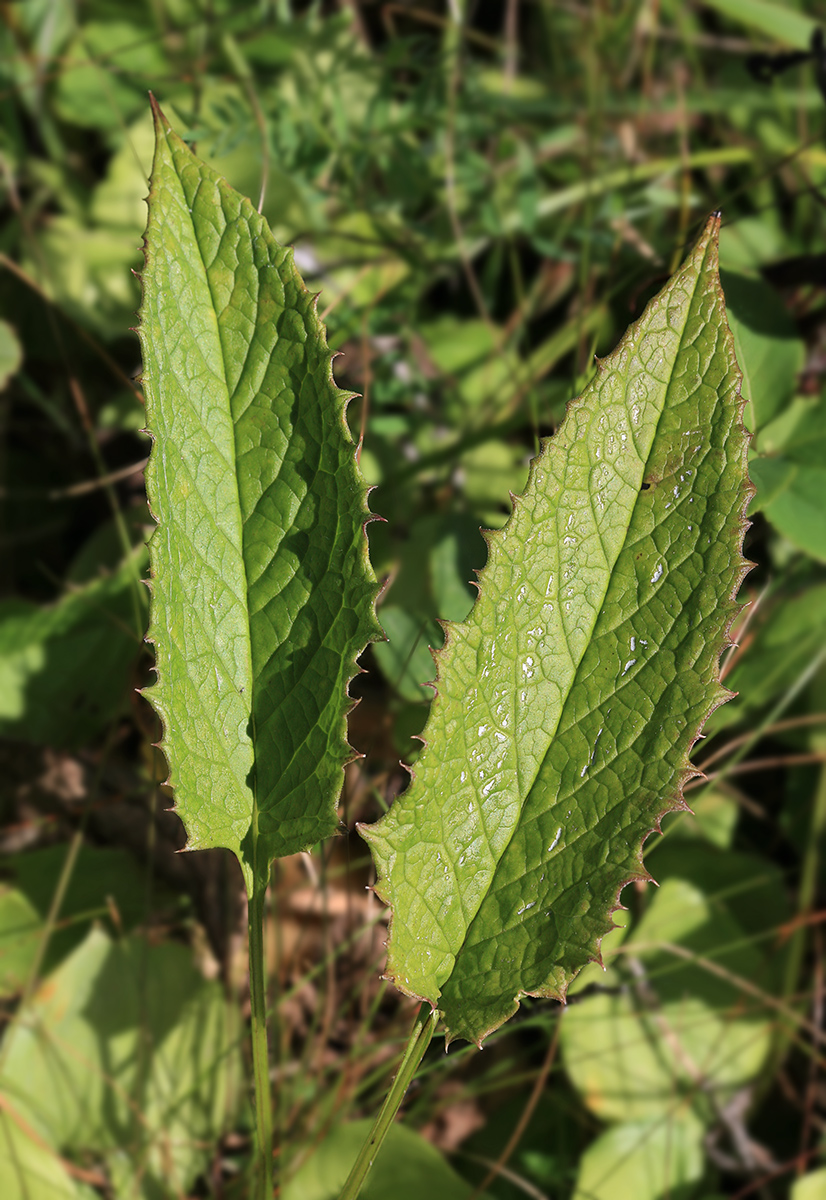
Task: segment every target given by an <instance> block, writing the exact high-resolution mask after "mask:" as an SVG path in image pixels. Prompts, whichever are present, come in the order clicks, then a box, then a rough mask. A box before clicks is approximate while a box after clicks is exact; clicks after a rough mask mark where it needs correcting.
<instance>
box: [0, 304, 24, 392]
mask: <svg viewBox="0 0 826 1200" xmlns="http://www.w3.org/2000/svg"><path fill="white" fill-rule="evenodd" d="M22 361H23V347H22V346H21V345H20V339H19V338H18V336H17V334H16V333H15V331H14V329H13V328H12V326H11V325H9V323H8V321H0V392H2V391H3V389H4V388H5V386H6V384H7V383H8V382H9V380H10V379H11V377H12V375H14V373H15V372H16V371H18V370H19V369H20V364H21V363H22Z"/></svg>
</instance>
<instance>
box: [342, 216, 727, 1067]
mask: <svg viewBox="0 0 826 1200" xmlns="http://www.w3.org/2000/svg"><path fill="white" fill-rule="evenodd" d="M718 228H719V218H716V217H715V218H712V220H711V221H710V222H709V224H708V226H707V228H706V231H705V233H704V235H703V237H702V238H701V239H700V242H699V243H698V246H697V248H696V250H695V251H694V253H693V254H692V255H691V256H690V257H689V259H688V260H687V262H686V264H685V265H684V266H683V268H681V270H680V271H679V272H678V273H677V275H675V277H674V279H672V281H671V282H670V283H669V284H668V285H667V287H666V288H665V289H664V291H663V292H662V293H661V294H660V296H658V297H656V298H655V300H654V301H652V302H651V304H650V305H649V307H648V309H647V310H646V312H645V313H644V314H643V316H642V317H641V318H640V320H639V321H638V322H637V323H636V324H635V325H634V326H632V327H631V329H630V330H629V331H628V333H627V334H626V335H625V337H624V338H623V339H622V341H621V342H620V344H619V346H618V347H617V349H616V350H615V351H614V353H613V354H612V355H611V356H610V357H609V358H608V359H605V360H603V362H602V363H600V365H599V370H598V374H597V376H596V378H595V380H594V381H593V382H592V383H591V384H590V385H589V387H588V388H586V390H585V392H584V393H583V395H582V396H581V397H580V398H579V399H578V400H577V401H574V402H573V403H572V405H571V406H570V407H569V411H568V415H567V417H566V420H565V422H564V424H563V426H562V427H561V428H560V430H559V432H558V433H557V435H556V437H555V438H554V439H553V441H551V442H550V443H547V444H546V445H545V447H544V448H543V451H542V453H541V455H540V457H539V458H538V459H537V460H535V461H534V463H533V464H532V468H531V476H530V479H529V482H528V486H527V488H526V490H525V493H524V494H523V496H522V497H520V498H518V500H516V501H515V503H514V512H513V515H512V517H511V519H510V521H509V522H508V525H507V526H506V528H505V530H503V531H502V532H501V534H491V535H489V537H488V542H489V547H490V555H489V559H488V564H487V566H486V567H485V569H484V571H483V572H482V574H481V576H480V595H479V599H478V600H477V602H476V605H475V607H474V610H473V612H472V614H471V616H470V617H469V618H468V620H467V621H466V622H465V623H464V624H463V625H459V626H453V627H451V628H450V630H449V636H448V639H447V643H446V646H445V649H444V650H443V651H441V652H440V653H439V654H438V655H437V661H438V666H439V691H438V694H437V698H436V700H435V701H434V705H433V710H432V713H431V718H430V721H429V722H428V726H427V727H426V729H425V734H424V739H425V743H426V748H425V750H424V751H423V753H422V755H421V757H420V759H419V760H418V762H417V764H416V770H415V774H414V780H413V782H412V784H411V786H410V788H409V789H408V791H407V792H406V793H405V794H404V796H403V797H401V798H400V800H398V801H397V802H396V803H395V804H394V806H393V808H392V809H391V810H390V812H389V813H388V814H387V816H385V817H384V818H382V820H381V821H380V822H379V823H378V825H377V826H373V827H371V828H369V829H364V830H362V832H363V834H364V836H366V837H367V839H368V841H369V842H370V844H371V849H372V851H373V855H374V858H375V861H376V865H377V869H378V873H379V884H378V886H377V891H378V893H379V895H380V896H382V898H383V899H385V900H387V901H388V902H389V903H391V904H392V906H393V909H394V913H393V921H392V925H391V940H390V951H389V967H388V971H389V975H390V977H391V978H393V979H394V981H395V982H396V983H397V985H398V986H400V987H401V989H402V990H403V991H407V992H409V993H410V994H412V995H416V996H419V997H421V998H423V999H427V1000H429V1001H430V1002H431V1003H432V1004H434V1005H438V1006H439V1008H440V1009H441V1011H442V1013H443V1016H444V1019H445V1023H446V1025H447V1028H448V1035H449V1037H459V1036H461V1037H466V1038H468V1039H469V1040H472V1041H476V1042H478V1043H481V1041H482V1039H483V1038H484V1037H485V1036H487V1034H488V1033H490V1032H492V1030H493V1029H495V1028H497V1027H498V1025H500V1024H501V1023H502V1022H503V1021H504V1020H507V1018H508V1017H509V1016H510V1015H512V1013H513V1012H514V1011H515V1010H516V1008H517V1007H518V999H519V998H520V997H521V996H524V995H538V996H554V997H556V998H559V999H562V998H563V997H564V994H565V991H566V989H567V986H568V983H569V982H570V980H571V979H572V978H573V977H574V975H575V974H576V973H577V971H578V970H579V969H581V967H582V966H584V965H585V964H586V963H587V962H588V961H591V960H593V959H595V958H597V957H598V952H599V950H598V948H599V942H600V940H601V938H602V936H604V934H605V933H606V932H607V931H608V929H609V928H610V927H611V920H610V914H611V912H612V911H614V910H615V909H616V907H617V904H618V896H619V892H620V891H621V889H622V887H623V886H624V884H625V883H627V882H629V881H630V880H631V879H634V878H639V879H645V878H648V875H647V872H646V871H645V869H644V867H643V865H642V861H641V857H640V850H641V845H642V841H643V840H644V838H645V836H647V834H648V832H650V830H651V829H652V828H654V827H655V826H656V825H657V823H658V821H659V818H660V817H661V816H662V815H663V814H664V813H665V812H666V811H668V810H669V809H671V808H675V807H679V806H680V805H681V804H682V801H681V798H680V792H681V785H682V782H684V780H685V778H686V777H687V775H688V774H689V773H690V767H689V765H688V757H687V756H688V751H689V749H690V747H691V745H692V744H693V741H694V740H695V738H696V735H697V734H698V733H699V730H700V727H701V725H702V723H703V721H704V720H705V719H706V717H707V716H708V714H709V713H710V711H711V710H712V709H713V708H714V707H716V705H718V704H719V703H722V702H723V700H724V699H725V698H726V696H727V693H725V692H724V690H723V689H722V688H721V687H720V684H719V675H718V670H717V663H718V658H719V652H720V650H721V649H722V646H723V643H724V641H725V636H726V630H727V628H728V625H729V624H730V621H731V619H732V617H733V615H734V612H735V606H734V602H733V600H732V599H731V597H732V596H733V594H734V592H735V591H736V589H737V587H738V586H739V582H740V580H741V579H742V576H743V574H744V570H745V567H744V563H743V560H742V558H741V556H740V554H739V550H740V546H741V543H742V532H743V528H744V516H743V513H744V508H745V505H746V503H747V499H748V495H749V494H750V493H749V488H748V485H747V482H746V476H745V455H746V435H745V431H744V429H743V426H742V420H741V408H742V405H741V402H740V400H739V395H738V386H739V373H738V371H737V365H736V362H735V360H734V354H733V349H732V345H731V334H730V333H729V331H728V329H727V327H726V325H725V318H724V309H723V299H722V292H721V289H720V285H719V279H718V276H717V249H716V239H717V230H718ZM688 435H690V436H688ZM729 460H730V462H731V464H732V470H731V472H728V474H727V470H726V468H727V466H728V463H729ZM721 531H722V533H721ZM701 539H703V540H702V545H701V544H700V542H701ZM669 556H670V557H669ZM686 563H688V567H686V566H685V564H686ZM692 587H693V588H695V594H694V596H693V599H692V595H691V591H692ZM688 600H691V604H690V605H689V607H688V609H686V607H685V605H686V602H687V601H688ZM691 605H693V608H692V606H691ZM692 614H693V615H692ZM697 614H699V617H698V619H697V621H695V620H694V619H695V616H696V615H697ZM692 621H694V623H695V624H696V625H697V628H694V626H693V625H692ZM684 627H685V628H684ZM661 629H662V630H666V635H665V636H663V637H660V636H659V631H660V630H661ZM675 630H676V632H675ZM655 651H656V653H655ZM678 660H679V661H678ZM687 681H690V682H688V683H687ZM622 693H624V695H622ZM652 696H654V697H656V699H657V704H656V705H652V702H651V697H652ZM612 714H613V715H612ZM658 724H659V729H657V728H656V726H657V725H658ZM635 760H636V761H635ZM629 791H630V792H632V793H634V792H636V803H635V804H629V805H625V806H623V805H618V804H616V803H612V800H611V796H612V795H617V794H619V795H620V796H622V795H623V794H624V793H626V792H629ZM428 795H433V796H435V795H438V796H439V797H440V802H439V803H438V804H437V803H435V802H432V801H431V802H430V803H429V804H428V803H427V797H428Z"/></svg>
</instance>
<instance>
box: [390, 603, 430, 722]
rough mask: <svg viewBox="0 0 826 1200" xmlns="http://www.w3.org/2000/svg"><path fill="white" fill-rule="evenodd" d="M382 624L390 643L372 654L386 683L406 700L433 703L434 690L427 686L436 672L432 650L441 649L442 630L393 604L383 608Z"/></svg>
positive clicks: (424, 618)
mask: <svg viewBox="0 0 826 1200" xmlns="http://www.w3.org/2000/svg"><path fill="white" fill-rule="evenodd" d="M381 622H382V625H383V626H384V631H385V633H386V634H387V641H386V642H379V643H378V644H377V645H376V646H375V647H374V649H373V653H374V654H375V656H376V661H377V662H378V664H379V666H380V667H381V669H382V672H383V674H384V676H385V678H386V679H387V682H388V683H389V684H390V685H391V687H394V688H395V689H396V690H397V691H398V693H399V695H400V696H402V697H403V698H404V699H405V700H412V701H425V702H428V701H430V700H432V699H433V689H432V688H431V687H428V686H427V685H428V684H429V683H430V681H431V680H432V679H433V677H434V675H435V673H436V670H435V667H434V666H433V657H432V655H431V653H430V647H431V646H434V645H435V646H438V645H441V641H442V634H441V630H440V629H439V626H438V625H437V624H436V622H435V621H430V620H428V618H427V617H424V616H421V615H416V614H414V613H410V612H407V611H405V609H403V608H397V607H396V606H395V605H391V604H388V605H384V606H383V607H382V610H381Z"/></svg>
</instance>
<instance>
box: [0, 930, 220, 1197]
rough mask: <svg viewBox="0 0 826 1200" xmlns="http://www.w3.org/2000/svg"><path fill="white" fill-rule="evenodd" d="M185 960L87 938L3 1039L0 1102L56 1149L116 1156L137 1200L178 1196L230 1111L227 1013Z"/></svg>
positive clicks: (134, 941)
mask: <svg viewBox="0 0 826 1200" xmlns="http://www.w3.org/2000/svg"><path fill="white" fill-rule="evenodd" d="M191 960H192V955H191V953H190V952H189V951H188V950H186V949H185V948H184V947H182V946H179V945H175V944H174V943H172V942H167V943H164V944H163V945H159V946H151V945H148V944H146V943H145V942H144V941H142V940H141V939H139V938H124V939H122V940H120V941H118V942H112V941H110V939H109V938H108V937H107V936H106V934H104V933H102V932H101V931H100V930H94V929H93V930H92V931H91V932H90V933H89V935H88V937H87V938H86V940H85V941H84V942H83V944H82V945H81V946H79V947H78V948H77V950H75V952H74V953H73V954H72V955H71V956H70V957H69V958H68V959H67V960H66V961H65V962H64V963H63V964H62V965H61V966H60V967H59V968H58V969H57V970H56V971H55V972H53V973H52V974H51V975H49V976H48V977H47V978H46V979H45V980H44V981H43V983H42V984H41V986H40V988H39V989H38V991H37V993H36V994H35V996H34V998H33V999H32V1001H31V1004H30V1005H29V1007H28V1009H27V1010H26V1011H25V1012H23V1013H22V1014H20V1015H19V1018H18V1020H17V1021H16V1023H15V1025H14V1026H13V1028H12V1029H11V1030H10V1031H9V1032H8V1033H7V1035H6V1036H7V1038H8V1045H7V1046H6V1048H5V1059H4V1068H3V1073H2V1077H0V1089H2V1094H3V1096H2V1098H3V1101H4V1104H5V1105H8V1106H9V1107H11V1108H12V1109H13V1110H14V1112H15V1113H17V1114H18V1115H19V1116H20V1117H21V1118H22V1119H23V1120H24V1121H25V1122H26V1124H27V1125H28V1126H29V1127H31V1128H32V1129H33V1130H34V1131H35V1132H36V1133H37V1134H38V1135H39V1136H41V1137H42V1138H43V1139H44V1140H46V1141H47V1142H48V1143H50V1144H51V1145H53V1146H55V1147H57V1148H60V1149H61V1150H63V1151H69V1152H74V1153H77V1152H81V1151H84V1150H86V1151H89V1150H91V1151H95V1152H97V1153H99V1154H103V1155H105V1156H106V1157H107V1158H109V1157H111V1158H112V1160H113V1161H114V1162H115V1163H117V1162H118V1160H119V1159H120V1158H121V1157H122V1156H125V1157H126V1159H127V1162H128V1164H129V1170H130V1177H131V1179H133V1180H134V1179H140V1178H141V1177H143V1186H142V1188H141V1190H140V1191H139V1192H137V1195H140V1196H145V1197H146V1198H147V1200H150V1198H152V1200H154V1198H156V1197H157V1198H158V1200H159V1198H160V1197H161V1196H167V1195H169V1194H170V1190H171V1191H172V1192H173V1193H174V1194H176V1195H178V1194H183V1193H185V1192H187V1190H188V1188H189V1187H190V1186H191V1184H192V1183H193V1181H194V1179H195V1177H196V1176H197V1175H198V1173H199V1172H200V1171H202V1170H204V1168H205V1167H206V1166H207V1164H208V1162H209V1159H210V1154H211V1149H210V1147H211V1145H212V1142H213V1139H214V1137H215V1136H216V1134H220V1132H221V1131H222V1130H223V1129H224V1128H225V1127H226V1125H227V1123H228V1121H229V1119H230V1118H231V1116H232V1115H233V1113H234V1111H235V1109H236V1106H237V1101H238V1087H239V1084H240V1078H241V1072H240V1060H239V1056H238V1049H237V1036H238V1030H237V1028H236V1027H235V1022H234V1020H233V1019H232V1012H231V1010H230V1008H229V1007H228V1006H227V1004H226V1002H225V1000H224V997H223V995H222V990H221V987H220V985H219V984H218V983H215V982H213V983H209V982H207V981H206V980H204V979H203V978H202V977H201V976H200V975H199V973H198V972H197V971H196V969H195V968H194V966H193V964H192V961H191ZM136 1098H137V1099H136ZM4 1194H5V1193H4ZM127 1194H132V1193H131V1188H130V1192H129V1193H127Z"/></svg>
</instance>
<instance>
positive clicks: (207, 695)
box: [140, 110, 379, 887]
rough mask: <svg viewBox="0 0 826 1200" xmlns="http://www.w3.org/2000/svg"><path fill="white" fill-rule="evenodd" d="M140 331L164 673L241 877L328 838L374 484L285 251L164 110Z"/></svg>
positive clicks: (201, 809) (368, 578)
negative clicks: (366, 475) (358, 454)
mask: <svg viewBox="0 0 826 1200" xmlns="http://www.w3.org/2000/svg"><path fill="white" fill-rule="evenodd" d="M155 127H156V137H157V142H156V152H155V161H154V165H153V172H152V189H151V193H150V197H149V222H148V226H147V235H146V269H145V272H144V276H143V289H144V294H143V305H142V310H141V328H140V334H141V341H142V344H143V350H144V388H145V392H146V400H147V416H148V425H149V429H150V432H151V434H152V436H153V438H154V441H155V444H154V447H153V450H152V455H151V459H150V462H149V466H148V468H147V488H148V493H149V499H150V505H151V508H152V511H153V514H154V515H155V517H156V519H157V521H158V523H159V528H158V530H157V531H156V532H155V533H154V534H153V536H152V539H151V542H150V556H151V563H152V594H153V600H152V623H151V629H150V634H149V640H150V641H153V642H154V643H155V647H156V654H157V669H158V682H157V684H156V685H155V686H154V687H153V688H152V689H151V690H150V691H149V692H148V696H149V699H150V700H151V701H152V703H153V704H154V706H155V708H156V709H157V711H158V713H159V714H160V716H161V718H162V720H163V723H164V740H163V749H164V752H165V753H166V756H167V760H168V762H169V767H170V776H171V782H172V783H173V785H174V787H175V796H176V804H177V810H178V812H179V814H180V816H181V817H182V819H183V821H184V824H185V826H186V829H187V833H188V835H189V846H190V847H191V848H199V847H204V846H226V847H229V848H230V849H231V850H234V851H235V853H236V854H237V855H238V858H239V859H240V861H241V864H242V867H243V868H244V871H245V875H246V878H247V884H248V887H249V886H250V885H251V879H252V874H251V873H252V872H253V870H254V869H255V868H257V870H258V871H260V872H261V873H264V872H265V871H266V868H267V865H268V864H269V862H270V861H271V860H272V859H273V858H274V857H276V856H277V855H282V854H290V853H294V852H296V851H298V850H301V849H305V848H306V847H308V846H310V845H312V844H313V843H315V842H317V841H318V840H320V839H321V838H323V837H326V836H328V835H329V834H331V833H333V832H334V830H335V828H336V824H337V818H336V800H337V798H338V794H339V792H340V790H341V783H342V774H341V772H342V766H343V765H344V763H345V762H346V761H347V760H348V759H350V758H352V756H353V755H352V751H351V750H350V748H349V746H348V745H347V742H346V738H345V732H346V729H345V715H346V711H347V708H348V706H349V701H348V698H347V685H348V682H349V680H350V678H351V677H352V676H353V674H354V673H355V670H356V666H355V659H356V655H357V654H359V653H360V652H361V650H362V649H363V647H364V645H365V643H366V642H367V641H368V640H369V639H370V638H373V637H376V636H377V635H378V634H379V630H378V625H377V623H376V618H375V613H374V609H373V602H374V598H375V592H376V585H375V580H374V578H373V575H372V572H371V570H370V567H369V563H368V560H367V544H366V537H365V535H364V524H365V522H366V521H367V520H368V518H369V514H368V510H367V503H366V486H365V484H364V482H363V481H362V479H361V477H360V475H359V473H358V468H357V466H356V462H355V457H354V447H353V443H352V439H351V437H350V434H349V431H348V429H347V426H346V422H345V417H344V409H345V404H346V400H347V396H346V394H345V393H343V392H341V391H339V389H338V388H337V387H336V386H335V384H334V382H333V378H332V373H331V369H330V353H329V351H328V349H327V343H326V337H325V333H324V329H323V327H322V325H321V323H320V321H319V319H318V316H317V314H316V306H315V297H313V296H311V295H310V294H309V293H308V292H307V290H306V288H305V287H304V284H303V283H302V281H301V278H300V276H299V275H298V272H297V271H296V269H295V266H294V264H293V259H292V251H291V250H288V249H284V248H283V247H281V246H279V245H278V244H277V243H276V241H275V240H274V238H273V236H272V234H271V232H270V230H269V228H268V226H267V224H266V222H265V221H264V219H263V218H262V217H261V216H259V214H258V213H257V212H256V211H255V209H254V208H253V207H252V205H251V204H250V202H249V201H248V200H246V199H244V198H242V197H241V196H240V195H239V194H238V193H237V192H235V191H233V190H232V188H230V187H229V185H228V184H227V183H226V182H225V181H224V180H223V179H222V178H221V177H220V176H219V175H217V174H216V173H215V172H214V171H213V170H211V169H210V168H209V167H207V166H206V165H205V164H204V163H202V162H200V161H199V160H198V159H197V158H195V157H194V155H193V154H192V153H191V151H190V150H189V149H188V148H187V146H186V145H185V144H184V143H183V142H182V141H181V139H180V138H179V137H177V135H176V134H175V133H173V132H172V130H171V129H170V128H169V126H168V124H167V122H166V120H165V119H164V117H163V115H162V114H161V113H160V110H156V113H155Z"/></svg>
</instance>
